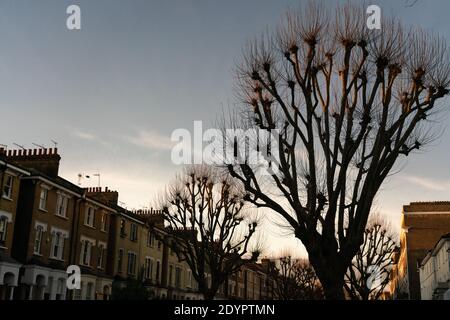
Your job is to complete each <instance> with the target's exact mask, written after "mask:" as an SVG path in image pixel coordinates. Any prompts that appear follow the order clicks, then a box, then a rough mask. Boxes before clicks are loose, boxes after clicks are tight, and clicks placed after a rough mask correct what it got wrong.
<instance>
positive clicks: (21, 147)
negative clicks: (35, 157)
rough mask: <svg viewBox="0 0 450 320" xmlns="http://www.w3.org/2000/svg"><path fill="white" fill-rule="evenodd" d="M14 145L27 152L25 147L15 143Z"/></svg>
mask: <svg viewBox="0 0 450 320" xmlns="http://www.w3.org/2000/svg"><path fill="white" fill-rule="evenodd" d="M13 145H15V146H16V147H18V148H20V149H22V150H26V149H25V147H24V146H21V145H20V144H17V143H15V142H13Z"/></svg>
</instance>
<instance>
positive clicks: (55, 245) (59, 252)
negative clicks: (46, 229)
mask: <svg viewBox="0 0 450 320" xmlns="http://www.w3.org/2000/svg"><path fill="white" fill-rule="evenodd" d="M57 240H58V241H57ZM55 248H58V249H57V250H56V253H57V254H56V255H55ZM63 255H64V234H63V233H62V232H61V231H56V232H54V233H52V246H51V249H50V259H56V260H63Z"/></svg>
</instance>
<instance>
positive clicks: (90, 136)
mask: <svg viewBox="0 0 450 320" xmlns="http://www.w3.org/2000/svg"><path fill="white" fill-rule="evenodd" d="M72 134H73V135H74V136H75V137H77V138H80V139H83V140H90V141H94V140H96V137H95V136H94V135H93V134H90V133H87V132H84V131H79V130H76V131H74V132H73V133H72Z"/></svg>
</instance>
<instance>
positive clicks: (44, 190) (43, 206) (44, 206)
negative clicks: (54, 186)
mask: <svg viewBox="0 0 450 320" xmlns="http://www.w3.org/2000/svg"><path fill="white" fill-rule="evenodd" d="M42 195H44V197H42ZM47 202H48V189H47V188H45V187H41V192H39V210H41V211H45V212H47Z"/></svg>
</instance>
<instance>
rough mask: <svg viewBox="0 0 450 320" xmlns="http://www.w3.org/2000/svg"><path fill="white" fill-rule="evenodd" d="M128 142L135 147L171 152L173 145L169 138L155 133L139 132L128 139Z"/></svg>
mask: <svg viewBox="0 0 450 320" xmlns="http://www.w3.org/2000/svg"><path fill="white" fill-rule="evenodd" d="M128 141H129V142H131V143H132V144H135V145H137V146H141V147H144V148H147V149H152V150H171V149H172V147H173V146H174V145H175V143H174V142H173V141H171V140H170V137H168V136H165V135H162V134H160V133H158V132H156V131H147V130H140V131H139V132H138V134H137V135H136V136H134V137H129V138H128Z"/></svg>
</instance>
